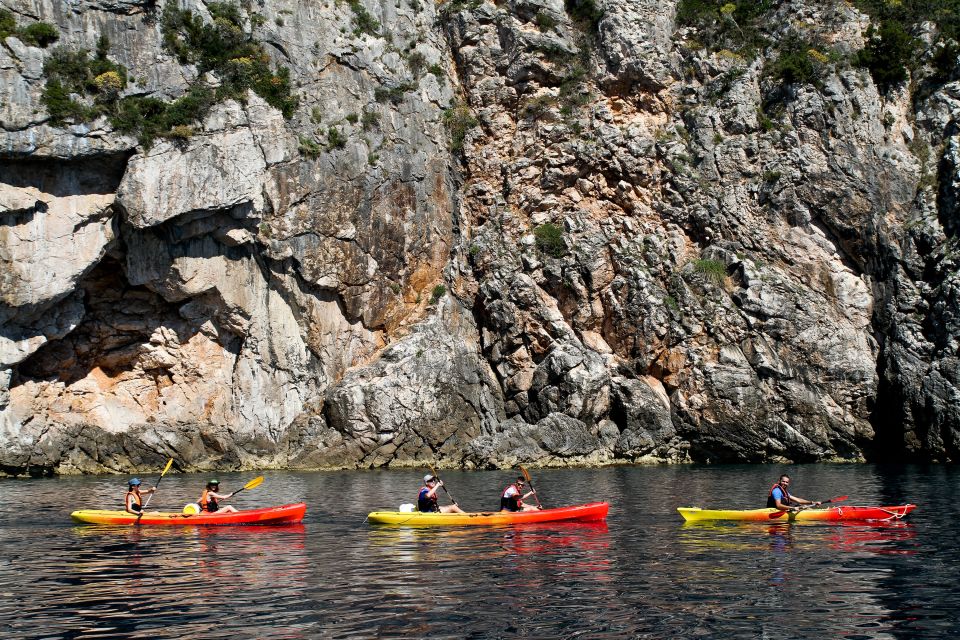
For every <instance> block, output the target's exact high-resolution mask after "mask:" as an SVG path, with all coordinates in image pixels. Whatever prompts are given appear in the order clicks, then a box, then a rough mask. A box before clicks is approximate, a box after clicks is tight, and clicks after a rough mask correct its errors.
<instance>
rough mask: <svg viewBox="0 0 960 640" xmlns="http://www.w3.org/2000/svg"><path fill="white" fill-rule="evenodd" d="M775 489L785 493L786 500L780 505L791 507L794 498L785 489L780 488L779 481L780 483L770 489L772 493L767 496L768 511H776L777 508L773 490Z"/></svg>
mask: <svg viewBox="0 0 960 640" xmlns="http://www.w3.org/2000/svg"><path fill="white" fill-rule="evenodd" d="M774 489H780V491H783V498H784V499H783V500H781V501H780V504H782V505H785V506H788V507H789V506H790V502H791V501H792V500H793V498H791V497H790V492H789V491H787V490H786V489H784V488H783V487H781V486H780V481H779V480H778V481H777V484H775V485H773V486H772V487H770V493H768V494H767V508H768V509H776V508H777V501H776V499H774V497H773V490H774Z"/></svg>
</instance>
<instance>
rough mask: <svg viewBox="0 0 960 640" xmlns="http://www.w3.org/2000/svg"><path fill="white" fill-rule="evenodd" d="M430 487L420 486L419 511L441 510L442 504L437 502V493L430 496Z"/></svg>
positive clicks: (431, 511)
mask: <svg viewBox="0 0 960 640" xmlns="http://www.w3.org/2000/svg"><path fill="white" fill-rule="evenodd" d="M428 493H430V487H426V486H424V487H420V493H419V494H418V495H417V511H421V512H423V513H433V512H435V511H440V505H438V504H437V494H433V495H432V496H428V495H427V494H428Z"/></svg>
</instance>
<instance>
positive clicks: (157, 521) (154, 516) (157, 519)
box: [70, 502, 307, 526]
mask: <svg viewBox="0 0 960 640" xmlns="http://www.w3.org/2000/svg"><path fill="white" fill-rule="evenodd" d="M306 512H307V505H306V504H304V503H302V502H298V503H296V504H285V505H283V506H282V507H268V508H266V509H250V510H248V511H237V512H234V513H224V512H222V511H218V512H216V513H198V514H194V515H188V514H184V513H168V512H163V511H148V512H147V513H144V514H143V515H141V516H135V515H133V514H132V513H127V512H126V511H104V510H100V509H82V510H80V511H74V512H73V513H71V514H70V517H71V518H73V519H74V520H76V521H77V522H83V523H85V524H121V525H150V526H154V525H181V526H182V525H230V524H293V523H297V522H300V521H302V520H303V516H304V514H305V513H306Z"/></svg>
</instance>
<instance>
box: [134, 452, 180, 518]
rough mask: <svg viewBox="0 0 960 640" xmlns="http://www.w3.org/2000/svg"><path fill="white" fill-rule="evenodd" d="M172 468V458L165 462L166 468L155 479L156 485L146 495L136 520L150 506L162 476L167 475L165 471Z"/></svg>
mask: <svg viewBox="0 0 960 640" xmlns="http://www.w3.org/2000/svg"><path fill="white" fill-rule="evenodd" d="M172 466H173V458H170V459H169V460H167V466H165V467H164V468H163V471H162V472H161V473H160V478H159V479H157V484H155V485H153V493H151V494H150V495H148V496H147V501H146V502H144V503H143V508H142V509H140V515H138V516H137V518H138V519H139V518H140V516H142V515H143V512H144V511H146V510H147V505H148V504H150V500H151V498H153V496H154V494H155V493H156V492H157V487H159V486H160V480H163V476H165V475H167V471H170V467H172Z"/></svg>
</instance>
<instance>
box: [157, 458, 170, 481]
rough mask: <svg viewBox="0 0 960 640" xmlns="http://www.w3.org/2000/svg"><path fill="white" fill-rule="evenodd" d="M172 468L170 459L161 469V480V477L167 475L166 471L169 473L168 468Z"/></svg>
mask: <svg viewBox="0 0 960 640" xmlns="http://www.w3.org/2000/svg"><path fill="white" fill-rule="evenodd" d="M172 466H173V458H170V459H169V460H167V466H165V467H164V468H163V471H162V472H161V473H160V477H161V478H162V477H163V476H165V475H167V471H170V467H172Z"/></svg>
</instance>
